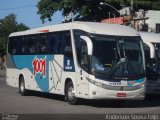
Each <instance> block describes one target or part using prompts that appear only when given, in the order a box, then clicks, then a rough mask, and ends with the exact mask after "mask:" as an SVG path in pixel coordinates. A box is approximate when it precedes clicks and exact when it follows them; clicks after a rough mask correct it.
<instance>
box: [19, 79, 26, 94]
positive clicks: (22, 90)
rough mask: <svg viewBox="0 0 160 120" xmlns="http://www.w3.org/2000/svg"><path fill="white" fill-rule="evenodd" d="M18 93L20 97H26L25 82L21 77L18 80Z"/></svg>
mask: <svg viewBox="0 0 160 120" xmlns="http://www.w3.org/2000/svg"><path fill="white" fill-rule="evenodd" d="M19 92H20V94H21V95H22V96H25V95H27V90H26V88H25V82H24V78H23V77H20V80H19Z"/></svg>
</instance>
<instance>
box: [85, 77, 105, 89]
mask: <svg viewBox="0 0 160 120" xmlns="http://www.w3.org/2000/svg"><path fill="white" fill-rule="evenodd" d="M86 78H87V77H86ZM87 80H88V81H89V82H90V83H92V84H94V85H96V86H98V87H102V88H104V87H105V84H103V83H100V82H97V81H94V80H91V79H89V78H87Z"/></svg>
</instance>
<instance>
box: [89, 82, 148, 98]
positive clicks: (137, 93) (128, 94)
mask: <svg viewBox="0 0 160 120" xmlns="http://www.w3.org/2000/svg"><path fill="white" fill-rule="evenodd" d="M145 91H146V90H145V88H144V87H142V88H140V89H138V90H134V91H120V90H119V91H117V90H107V89H104V88H101V87H99V86H95V85H93V84H89V99H113V100H144V98H145Z"/></svg>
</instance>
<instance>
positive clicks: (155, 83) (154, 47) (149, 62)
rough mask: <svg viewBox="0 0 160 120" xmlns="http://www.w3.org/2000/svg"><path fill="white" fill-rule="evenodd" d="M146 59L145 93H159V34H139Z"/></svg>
mask: <svg viewBox="0 0 160 120" xmlns="http://www.w3.org/2000/svg"><path fill="white" fill-rule="evenodd" d="M140 35H141V38H142V40H143V42H144V49H145V59H146V78H147V93H148V94H158V93H160V34H158V33H148V32H140Z"/></svg>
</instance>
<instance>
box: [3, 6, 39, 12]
mask: <svg viewBox="0 0 160 120" xmlns="http://www.w3.org/2000/svg"><path fill="white" fill-rule="evenodd" d="M35 6H36V5H26V6H19V7H13V8H4V9H0V11H4V10H13V9H23V8H29V7H35Z"/></svg>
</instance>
